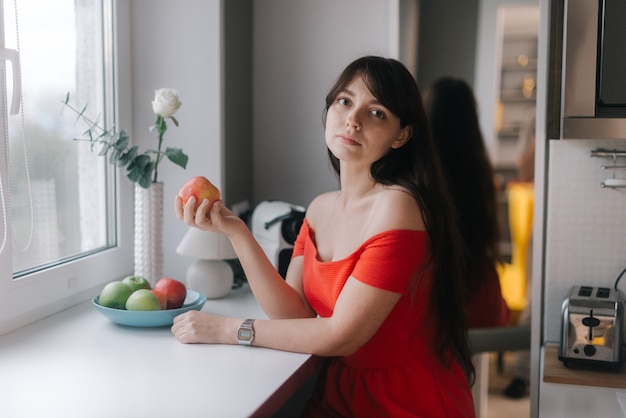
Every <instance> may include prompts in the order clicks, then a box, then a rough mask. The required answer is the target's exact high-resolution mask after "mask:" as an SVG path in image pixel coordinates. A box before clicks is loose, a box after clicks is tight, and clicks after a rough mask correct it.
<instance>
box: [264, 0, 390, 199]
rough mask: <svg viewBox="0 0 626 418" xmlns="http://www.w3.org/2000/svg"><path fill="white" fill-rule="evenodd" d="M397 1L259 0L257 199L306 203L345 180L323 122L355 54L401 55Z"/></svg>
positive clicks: (357, 55)
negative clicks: (334, 163) (330, 96)
mask: <svg viewBox="0 0 626 418" xmlns="http://www.w3.org/2000/svg"><path fill="white" fill-rule="evenodd" d="M397 7H398V2H397V0H387V1H380V0H344V1H339V2H338V1H335V0H316V1H293V0H263V1H254V2H253V39H254V42H253V141H252V142H253V164H254V168H253V174H254V175H253V184H254V196H253V201H254V204H255V205H256V204H258V203H259V202H260V201H262V200H266V199H273V198H275V199H280V200H285V201H287V202H291V203H297V204H300V205H303V206H307V205H308V204H309V202H310V201H311V200H312V198H313V197H315V196H316V195H317V194H319V193H322V192H325V191H328V190H334V189H336V188H337V186H338V184H337V181H336V179H335V177H334V174H333V173H332V170H331V168H330V166H329V164H328V158H327V154H326V145H325V143H324V129H323V126H322V122H321V116H322V110H323V108H324V99H325V97H326V93H327V91H328V89H329V88H330V86H331V85H332V83H333V82H334V81H335V78H336V77H337V76H338V75H339V73H340V72H341V70H342V69H343V68H344V67H345V66H346V65H347V64H348V63H349V62H350V61H352V60H354V59H355V58H357V57H359V56H361V55H366V54H376V55H383V56H387V57H397V51H398V38H397V32H398V21H399V20H398V16H397Z"/></svg>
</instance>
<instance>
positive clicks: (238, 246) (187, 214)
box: [175, 197, 316, 319]
mask: <svg viewBox="0 0 626 418" xmlns="http://www.w3.org/2000/svg"><path fill="white" fill-rule="evenodd" d="M194 206H195V198H190V199H189V200H188V201H187V204H186V205H184V206H183V204H182V202H181V200H180V198H178V197H177V198H176V204H175V211H176V216H177V217H178V218H179V219H181V220H183V221H184V222H185V223H186V224H187V225H190V226H192V227H196V228H199V229H202V230H205V231H212V232H218V233H223V234H225V235H226V236H227V237H228V238H229V239H230V242H231V243H232V245H233V248H234V249H235V252H236V253H237V257H238V258H239V262H240V263H241V266H242V267H243V270H244V272H245V274H246V278H247V280H248V283H249V284H250V288H251V289H252V293H253V294H254V296H255V298H256V300H257V301H258V303H259V305H260V306H261V308H262V309H263V311H264V312H265V314H266V315H267V316H268V317H269V318H270V319H287V318H304V317H315V316H316V314H315V312H314V311H313V310H312V309H311V307H310V306H309V304H308V303H307V301H306V299H305V297H304V292H303V288H302V284H301V283H302V257H296V258H294V259H293V260H291V262H290V264H289V268H288V270H287V279H286V280H283V278H282V277H281V276H280V274H279V273H278V271H277V270H276V268H275V267H274V266H273V265H272V263H271V262H270V260H269V259H268V258H267V256H266V255H265V252H264V251H263V249H262V248H261V246H260V245H259V244H258V242H257V241H256V239H255V238H254V236H253V234H252V232H251V231H250V229H249V228H248V227H247V225H246V224H245V222H244V221H243V220H242V219H241V218H239V217H238V216H236V215H235V214H234V213H232V212H231V211H230V210H228V209H227V208H225V207H224V206H223V205H222V202H221V201H217V202H215V203H214V204H213V205H212V207H211V208H210V210H208V209H209V201H208V200H204V201H203V202H202V203H201V204H200V205H199V206H198V209H197V210H195V211H194Z"/></svg>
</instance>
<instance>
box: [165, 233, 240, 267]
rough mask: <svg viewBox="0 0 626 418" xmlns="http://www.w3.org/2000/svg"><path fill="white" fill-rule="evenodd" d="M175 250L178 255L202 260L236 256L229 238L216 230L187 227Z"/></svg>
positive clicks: (228, 258)
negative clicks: (209, 230)
mask: <svg viewBox="0 0 626 418" xmlns="http://www.w3.org/2000/svg"><path fill="white" fill-rule="evenodd" d="M176 252H177V253H178V254H180V255H185V256H188V257H194V258H199V259H202V260H230V259H234V258H237V253H235V250H234V249H233V246H232V245H231V244H230V240H229V239H228V238H227V237H226V236H225V235H223V234H219V233H217V232H208V231H203V230H201V229H198V228H189V230H188V231H187V233H186V234H185V236H184V237H183V239H182V240H181V241H180V244H178V247H177V248H176Z"/></svg>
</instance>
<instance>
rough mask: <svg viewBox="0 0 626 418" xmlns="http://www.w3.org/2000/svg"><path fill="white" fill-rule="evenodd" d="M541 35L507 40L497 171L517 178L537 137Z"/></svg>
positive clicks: (499, 108) (499, 109) (498, 115)
mask: <svg viewBox="0 0 626 418" xmlns="http://www.w3.org/2000/svg"><path fill="white" fill-rule="evenodd" d="M536 80H537V35H536V34H530V35H511V36H506V37H504V38H503V42H502V60H501V65H500V86H499V97H498V100H499V101H498V106H497V109H496V119H495V125H496V136H497V149H498V152H497V158H496V161H495V165H496V169H497V170H498V171H499V172H501V173H503V175H504V176H505V178H506V179H509V178H511V177H515V175H516V171H517V170H516V169H517V162H518V161H519V159H520V157H521V155H522V154H523V152H524V151H525V150H526V149H527V147H528V146H529V143H530V141H531V140H532V139H533V137H534V135H533V133H534V121H535V107H536V106H535V101H536V91H537V89H536V85H537V81H536Z"/></svg>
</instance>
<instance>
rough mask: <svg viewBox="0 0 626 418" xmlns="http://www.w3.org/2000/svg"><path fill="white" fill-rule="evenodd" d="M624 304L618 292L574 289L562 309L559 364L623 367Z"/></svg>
mask: <svg viewBox="0 0 626 418" xmlns="http://www.w3.org/2000/svg"><path fill="white" fill-rule="evenodd" d="M623 300H624V295H623V294H622V292H621V291H619V290H614V289H611V288H608V287H592V286H574V287H572V289H571V292H570V295H569V297H568V298H567V299H566V300H565V301H564V302H563V306H562V327H561V345H560V349H559V360H561V361H562V362H563V365H564V366H566V367H572V366H598V367H602V368H611V369H617V368H619V367H620V366H621V365H622V361H623V359H622V344H623V340H624V336H623V332H624V328H623V321H624V314H623V309H624V308H623Z"/></svg>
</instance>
